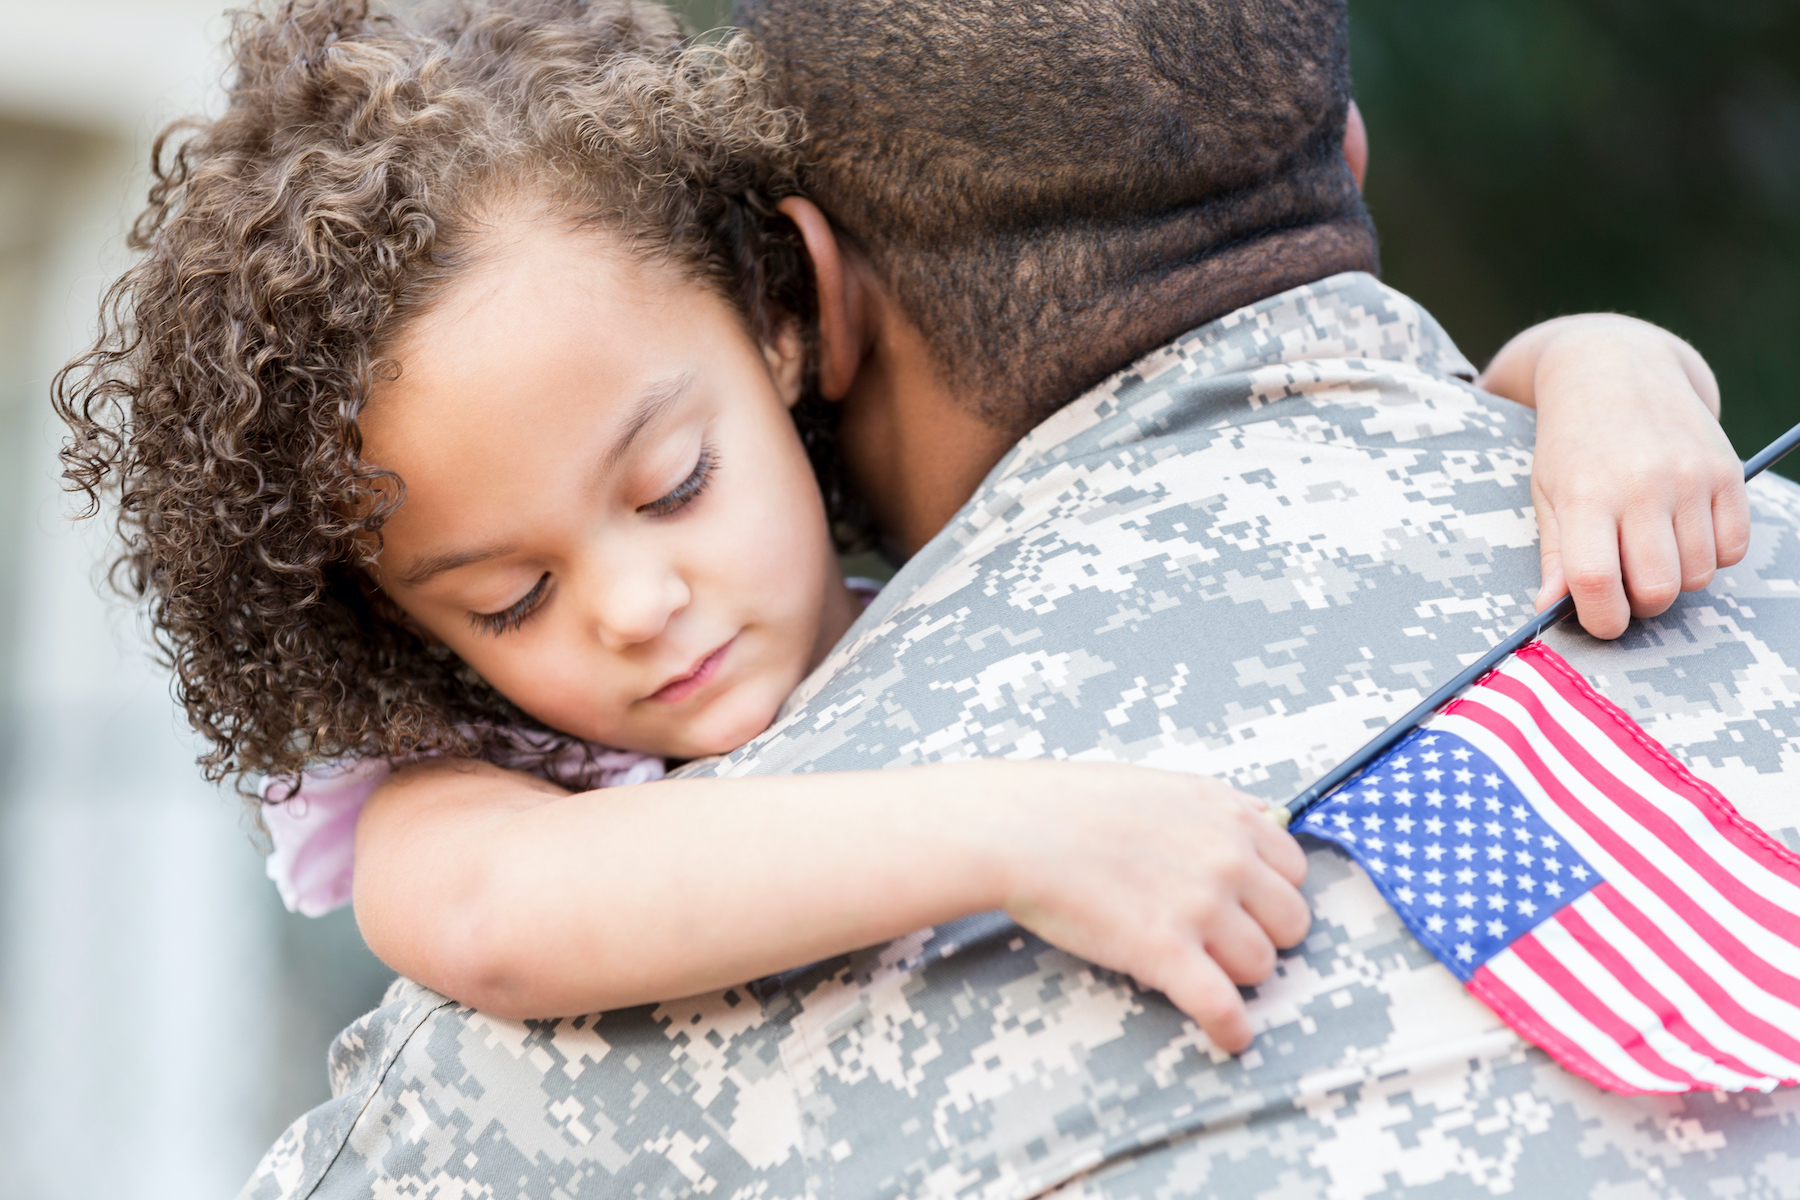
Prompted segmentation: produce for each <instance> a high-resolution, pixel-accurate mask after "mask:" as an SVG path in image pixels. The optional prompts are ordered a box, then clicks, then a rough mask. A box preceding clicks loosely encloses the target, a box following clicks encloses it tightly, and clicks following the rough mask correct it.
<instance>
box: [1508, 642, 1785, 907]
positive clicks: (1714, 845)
mask: <svg viewBox="0 0 1800 1200" xmlns="http://www.w3.org/2000/svg"><path fill="white" fill-rule="evenodd" d="M1504 673H1505V674H1506V675H1507V676H1509V677H1510V678H1512V679H1516V680H1517V681H1518V682H1520V683H1522V684H1524V685H1525V686H1526V687H1528V688H1530V689H1531V691H1532V693H1533V694H1534V695H1535V696H1537V698H1538V699H1539V700H1540V701H1542V702H1543V705H1544V709H1545V711H1546V712H1547V713H1548V714H1549V715H1550V717H1551V719H1552V720H1554V721H1556V722H1557V723H1558V724H1560V725H1561V726H1562V727H1563V728H1564V729H1566V730H1568V731H1569V732H1570V733H1571V734H1573V735H1574V736H1575V738H1576V740H1578V741H1579V742H1580V743H1581V748H1582V749H1584V750H1586V751H1587V752H1588V753H1589V754H1591V755H1593V756H1594V758H1595V760H1596V761H1598V762H1599V764H1600V765H1601V766H1602V767H1605V768H1606V769H1607V770H1608V771H1610V772H1611V773H1612V774H1613V776H1614V777H1616V778H1617V779H1618V780H1619V782H1621V783H1623V784H1624V785H1625V786H1626V787H1629V788H1631V789H1632V790H1633V791H1635V792H1636V793H1637V794H1638V795H1640V796H1642V797H1643V798H1644V799H1645V800H1646V801H1648V802H1649V803H1650V804H1651V805H1652V806H1653V807H1655V808H1656V809H1658V810H1659V811H1661V812H1663V813H1665V814H1667V815H1668V816H1669V817H1670V818H1671V819H1672V820H1673V821H1674V823H1675V824H1676V825H1677V826H1678V827H1679V828H1680V829H1681V830H1682V831H1683V832H1684V833H1686V834H1687V835H1688V836H1689V837H1691V838H1693V839H1694V841H1695V842H1696V843H1698V844H1699V846H1700V848H1701V849H1703V850H1704V851H1705V852H1706V853H1708V854H1710V855H1711V856H1712V857H1713V858H1715V859H1717V860H1719V862H1720V863H1722V864H1723V865H1724V867H1725V869H1726V870H1728V871H1730V872H1731V874H1732V876H1733V877H1734V878H1737V879H1741V880H1743V881H1744V882H1745V883H1746V884H1748V885H1749V886H1750V887H1751V888H1753V889H1755V891H1756V892H1757V894H1758V895H1761V896H1765V897H1767V898H1768V899H1769V900H1770V901H1771V902H1773V903H1774V904H1776V905H1778V906H1780V907H1781V908H1784V909H1786V910H1787V911H1788V912H1790V913H1794V914H1796V916H1797V917H1800V884H1796V883H1795V882H1794V881H1793V880H1791V879H1789V878H1787V877H1785V876H1783V875H1780V874H1778V873H1777V872H1774V871H1771V870H1770V869H1769V868H1768V867H1767V866H1766V865H1765V864H1763V863H1761V862H1758V861H1757V860H1756V859H1755V858H1753V857H1751V856H1750V855H1748V854H1746V853H1744V851H1743V850H1741V849H1740V848H1739V847H1738V846H1737V845H1736V844H1735V843H1734V842H1732V841H1731V839H1729V838H1727V837H1725V836H1724V835H1723V834H1721V833H1720V832H1719V830H1718V827H1717V826H1715V825H1714V824H1713V823H1712V822H1711V821H1709V820H1707V818H1706V814H1705V813H1703V812H1701V811H1700V809H1699V807H1698V806H1697V805H1695V803H1694V802H1693V801H1692V800H1690V799H1688V798H1687V797H1686V796H1683V795H1682V794H1681V793H1679V792H1675V791H1672V790H1670V789H1669V787H1668V786H1667V785H1666V784H1664V783H1663V782H1662V781H1661V780H1660V779H1658V778H1656V776H1655V775H1653V774H1651V773H1650V772H1649V771H1646V770H1645V769H1644V768H1643V767H1642V766H1640V765H1639V764H1638V763H1637V762H1636V760H1634V759H1633V758H1632V757H1631V756H1630V755H1629V754H1627V753H1625V751H1623V750H1621V749H1620V748H1619V745H1618V743H1616V742H1614V741H1613V740H1612V738H1611V737H1610V736H1608V735H1607V733H1606V732H1605V731H1604V730H1599V731H1596V732H1594V733H1593V734H1592V735H1589V734H1588V732H1587V731H1588V729H1591V728H1592V727H1593V726H1594V724H1595V723H1596V722H1595V720H1594V718H1592V717H1590V716H1588V715H1587V714H1586V713H1584V712H1582V711H1581V710H1580V709H1578V708H1576V707H1575V706H1574V705H1573V704H1571V703H1570V702H1569V700H1568V698H1567V697H1565V696H1563V695H1562V693H1560V692H1558V691H1557V690H1556V687H1555V685H1554V684H1552V683H1551V681H1550V680H1549V679H1548V678H1546V677H1545V675H1544V673H1543V671H1541V670H1540V669H1539V668H1538V667H1537V666H1536V665H1535V664H1532V663H1522V662H1519V661H1518V660H1516V659H1515V660H1514V661H1513V662H1510V663H1508V664H1507V670H1506V671H1505V672H1504ZM1482 690H1484V691H1485V689H1482Z"/></svg>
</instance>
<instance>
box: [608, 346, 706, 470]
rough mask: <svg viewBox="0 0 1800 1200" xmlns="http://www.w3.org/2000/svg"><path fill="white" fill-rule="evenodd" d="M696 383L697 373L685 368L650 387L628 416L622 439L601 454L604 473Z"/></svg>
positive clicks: (614, 466) (617, 462) (645, 390)
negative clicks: (635, 439) (638, 436)
mask: <svg viewBox="0 0 1800 1200" xmlns="http://www.w3.org/2000/svg"><path fill="white" fill-rule="evenodd" d="M693 384H694V373H693V372H692V371H683V372H682V373H681V374H679V375H676V376H674V377H672V378H669V379H659V380H657V381H656V382H654V383H652V384H650V385H649V386H648V387H646V388H645V389H644V390H643V392H642V393H641V394H640V395H639V396H638V401H637V404H636V405H634V406H633V407H632V410H631V415H630V416H629V417H627V418H626V420H625V431H624V432H623V433H621V434H620V435H619V440H618V441H616V442H614V443H613V444H612V447H611V448H610V449H609V450H607V452H606V454H605V456H604V457H602V458H601V460H600V471H601V473H602V474H603V475H610V474H612V472H613V470H614V469H615V468H617V467H618V465H619V463H620V462H622V461H623V460H624V458H625V454H626V451H628V450H630V449H631V443H632V440H633V439H634V438H636V437H637V435H638V434H640V433H642V432H644V430H645V429H648V428H649V427H650V426H651V425H653V424H655V423H656V421H657V419H658V418H660V417H661V416H662V415H663V414H664V413H666V412H668V411H669V409H670V408H672V407H674V405H675V402H676V401H678V400H680V399H681V398H682V397H683V396H685V395H687V391H688V389H689V388H690V387H692V386H693Z"/></svg>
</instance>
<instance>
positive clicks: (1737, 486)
mask: <svg viewBox="0 0 1800 1200" xmlns="http://www.w3.org/2000/svg"><path fill="white" fill-rule="evenodd" d="M1712 522H1713V545H1714V546H1715V547H1717V549H1716V551H1715V559H1716V561H1717V562H1718V565H1719V566H1721V567H1735V566H1736V565H1737V564H1739V563H1741V562H1743V561H1744V555H1745V554H1747V553H1749V551H1750V490H1749V489H1748V488H1747V487H1745V486H1744V481H1743V480H1742V479H1741V478H1736V477H1734V478H1732V479H1731V480H1730V481H1729V483H1728V484H1727V486H1724V487H1721V488H1720V489H1719V490H1718V491H1716V492H1714V493H1713V500H1712Z"/></svg>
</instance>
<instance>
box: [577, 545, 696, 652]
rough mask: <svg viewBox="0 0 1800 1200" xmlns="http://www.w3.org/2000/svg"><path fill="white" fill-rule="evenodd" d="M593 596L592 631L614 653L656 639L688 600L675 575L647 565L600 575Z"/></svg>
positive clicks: (686, 589) (665, 569)
mask: <svg viewBox="0 0 1800 1200" xmlns="http://www.w3.org/2000/svg"><path fill="white" fill-rule="evenodd" d="M595 595H596V601H597V602H596V603H595V605H594V607H593V612H592V619H593V622H594V627H595V632H596V634H597V635H598V637H599V638H600V643H601V645H603V646H604V647H606V649H608V650H612V651H615V652H618V651H623V650H626V649H628V648H630V647H632V646H636V645H639V644H640V643H643V642H648V641H652V640H654V639H655V638H657V637H658V636H659V635H661V633H662V632H663V630H664V629H666V628H668V625H669V621H670V620H671V619H672V618H673V617H674V616H675V614H676V613H678V612H680V611H681V610H682V609H684V608H686V607H687V605H688V601H689V599H690V598H691V594H690V593H689V591H688V586H687V584H686V582H685V581H684V580H683V579H682V578H681V575H680V574H679V573H678V572H676V571H672V570H669V569H668V568H667V567H666V566H663V565H660V564H657V565H652V564H649V563H642V564H639V565H638V566H637V568H636V569H632V568H630V567H627V568H625V569H622V570H619V569H615V570H612V571H606V572H604V573H603V577H602V578H601V579H600V580H599V581H598V582H597V584H596V587H595Z"/></svg>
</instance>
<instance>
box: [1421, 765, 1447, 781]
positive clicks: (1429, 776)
mask: <svg viewBox="0 0 1800 1200" xmlns="http://www.w3.org/2000/svg"><path fill="white" fill-rule="evenodd" d="M1443 777H1444V773H1443V772H1442V771H1440V770H1439V769H1438V768H1436V767H1432V768H1430V769H1428V770H1427V771H1426V772H1425V781H1426V782H1427V783H1436V782H1437V781H1438V780H1440V779H1442V778H1443Z"/></svg>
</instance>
